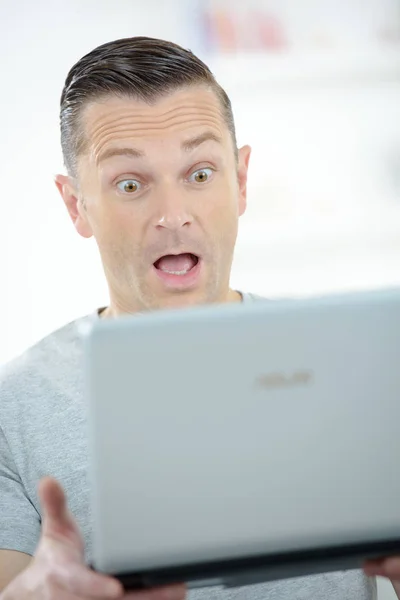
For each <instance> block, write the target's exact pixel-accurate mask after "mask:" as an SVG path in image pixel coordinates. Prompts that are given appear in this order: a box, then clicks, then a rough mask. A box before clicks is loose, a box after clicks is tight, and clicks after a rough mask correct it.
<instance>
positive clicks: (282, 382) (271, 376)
mask: <svg viewBox="0 0 400 600" xmlns="http://www.w3.org/2000/svg"><path fill="white" fill-rule="evenodd" d="M312 379H313V374H312V372H311V371H295V372H294V373H289V374H285V373H268V374H267V375H261V377H259V378H258V379H257V381H256V385H257V387H261V388H263V389H267V390H272V389H276V388H286V387H294V386H302V385H309V384H310V383H311V382H312Z"/></svg>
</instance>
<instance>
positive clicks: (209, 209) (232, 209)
mask: <svg viewBox="0 0 400 600" xmlns="http://www.w3.org/2000/svg"><path fill="white" fill-rule="evenodd" d="M207 195H208V196H209V201H207V199H206V198H205V200H206V201H205V202H204V203H202V207H203V210H204V211H205V213H207V217H209V218H210V224H211V223H212V224H213V225H215V226H217V227H219V228H223V227H224V226H225V225H229V224H230V223H231V221H232V219H235V218H236V216H237V214H238V199H239V195H238V187H237V184H236V182H235V181H234V180H233V179H232V178H228V177H226V178H221V179H220V180H219V181H218V182H215V184H214V185H213V186H212V187H210V191H209V192H208V193H207Z"/></svg>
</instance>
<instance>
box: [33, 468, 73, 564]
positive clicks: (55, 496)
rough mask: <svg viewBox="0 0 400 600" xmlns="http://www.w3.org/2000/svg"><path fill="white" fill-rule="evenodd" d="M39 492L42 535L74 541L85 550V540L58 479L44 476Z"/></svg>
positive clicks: (64, 540)
mask: <svg viewBox="0 0 400 600" xmlns="http://www.w3.org/2000/svg"><path fill="white" fill-rule="evenodd" d="M38 494H39V499H40V504H41V507H42V537H45V538H52V539H56V540H58V541H63V542H67V541H68V542H72V543H73V545H74V546H75V547H76V548H77V549H79V551H80V552H81V551H83V540H82V538H81V535H80V532H79V529H78V526H77V524H76V522H75V519H74V518H73V516H72V514H71V513H70V511H69V510H68V506H67V500H66V497H65V493H64V490H63V488H62V487H61V485H60V484H59V483H58V481H57V480H56V479H53V478H52V477H45V478H43V479H42V480H41V481H40V483H39V488H38Z"/></svg>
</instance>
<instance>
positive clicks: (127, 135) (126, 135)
mask: <svg viewBox="0 0 400 600" xmlns="http://www.w3.org/2000/svg"><path fill="white" fill-rule="evenodd" d="M187 124H188V123H187V120H182V121H181V122H179V123H177V124H175V126H174V127H170V129H171V131H177V130H184V129H186V128H187ZM196 125H198V126H210V125H211V126H213V125H216V123H214V121H212V120H210V119H208V120H206V119H204V120H202V121H199V122H198V123H196ZM165 129H166V128H165V127H153V128H152V129H151V130H149V128H146V129H140V130H135V132H134V134H135V136H138V137H139V136H141V135H143V136H146V135H149V133H150V134H151V135H152V136H154V137H157V136H160V137H162V136H165ZM122 131H123V133H122V134H121V135H118V140H119V141H121V142H122V141H124V140H132V132H130V131H126V128H124V129H123V130H122ZM218 131H219V132H220V133H222V132H221V129H220V128H219V127H218ZM113 140H115V132H111V133H109V134H107V135H105V136H101V138H100V139H98V140H93V145H92V152H93V156H94V158H95V161H96V162H97V159H98V157H99V155H100V153H101V152H102V151H103V149H104V147H106V146H107V144H108V142H110V141H113Z"/></svg>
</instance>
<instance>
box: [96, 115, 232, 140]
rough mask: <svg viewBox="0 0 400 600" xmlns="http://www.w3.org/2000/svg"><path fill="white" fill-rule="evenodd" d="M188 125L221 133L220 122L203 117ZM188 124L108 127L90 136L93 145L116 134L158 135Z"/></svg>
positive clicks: (178, 122) (182, 122)
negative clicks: (208, 126)
mask: <svg viewBox="0 0 400 600" xmlns="http://www.w3.org/2000/svg"><path fill="white" fill-rule="evenodd" d="M190 123H191V124H192V125H194V124H195V125H196V126H200V125H211V126H212V127H215V128H216V129H218V131H221V128H220V122H219V120H218V119H212V118H206V117H204V118H203V119H199V120H198V121H196V123H194V121H190ZM187 124H188V119H187V118H184V119H183V118H181V119H179V120H178V119H177V120H176V121H175V122H174V123H164V125H162V126H160V124H157V123H149V124H148V125H146V126H143V125H142V124H140V127H139V126H136V127H126V126H120V125H119V126H114V127H112V126H110V127H109V128H108V129H107V130H105V129H104V130H103V131H102V132H98V133H95V134H94V135H92V139H93V142H94V143H95V144H97V143H98V142H99V140H100V139H102V138H105V139H109V138H110V137H112V136H113V135H115V134H116V135H118V134H122V136H123V137H125V136H124V135H123V134H124V133H125V132H127V131H129V133H128V135H132V134H134V135H135V136H142V135H143V136H145V135H146V134H150V135H151V134H152V133H154V132H156V133H158V132H165V130H167V129H171V130H172V131H174V130H176V129H177V128H179V127H180V125H185V126H187Z"/></svg>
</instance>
